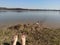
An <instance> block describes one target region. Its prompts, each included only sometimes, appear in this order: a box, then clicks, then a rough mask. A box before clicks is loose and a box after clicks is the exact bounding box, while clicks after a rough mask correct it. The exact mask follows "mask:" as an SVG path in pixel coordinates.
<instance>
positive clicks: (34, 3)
mask: <svg viewBox="0 0 60 45" xmlns="http://www.w3.org/2000/svg"><path fill="white" fill-rule="evenodd" d="M0 7H9V8H11V7H12V8H37V9H41V8H42V9H60V0H0Z"/></svg>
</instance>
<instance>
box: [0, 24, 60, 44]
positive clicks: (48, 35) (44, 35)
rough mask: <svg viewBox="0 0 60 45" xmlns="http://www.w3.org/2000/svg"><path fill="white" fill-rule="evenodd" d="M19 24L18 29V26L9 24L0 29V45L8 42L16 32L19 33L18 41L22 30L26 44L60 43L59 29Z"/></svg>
mask: <svg viewBox="0 0 60 45" xmlns="http://www.w3.org/2000/svg"><path fill="white" fill-rule="evenodd" d="M19 25H20V26H19V29H16V28H18V26H17V27H14V26H11V27H8V28H6V29H4V30H0V45H4V43H8V44H10V43H11V39H12V36H13V35H14V34H15V33H16V32H17V33H18V35H19V40H18V41H19V42H21V38H20V36H21V34H22V33H23V32H25V33H26V34H27V40H26V45H60V29H49V28H43V29H41V28H40V26H38V25H31V24H30V25H29V24H26V25H25V24H24V25H21V24H19ZM15 26H16V25H15ZM37 26H38V27H37Z"/></svg>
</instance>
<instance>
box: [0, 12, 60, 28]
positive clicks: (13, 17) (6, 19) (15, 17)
mask: <svg viewBox="0 0 60 45" xmlns="http://www.w3.org/2000/svg"><path fill="white" fill-rule="evenodd" d="M36 21H40V22H41V21H42V23H43V24H45V25H47V26H51V27H60V12H59V11H28V12H0V24H15V23H18V22H19V23H29V22H36Z"/></svg>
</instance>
